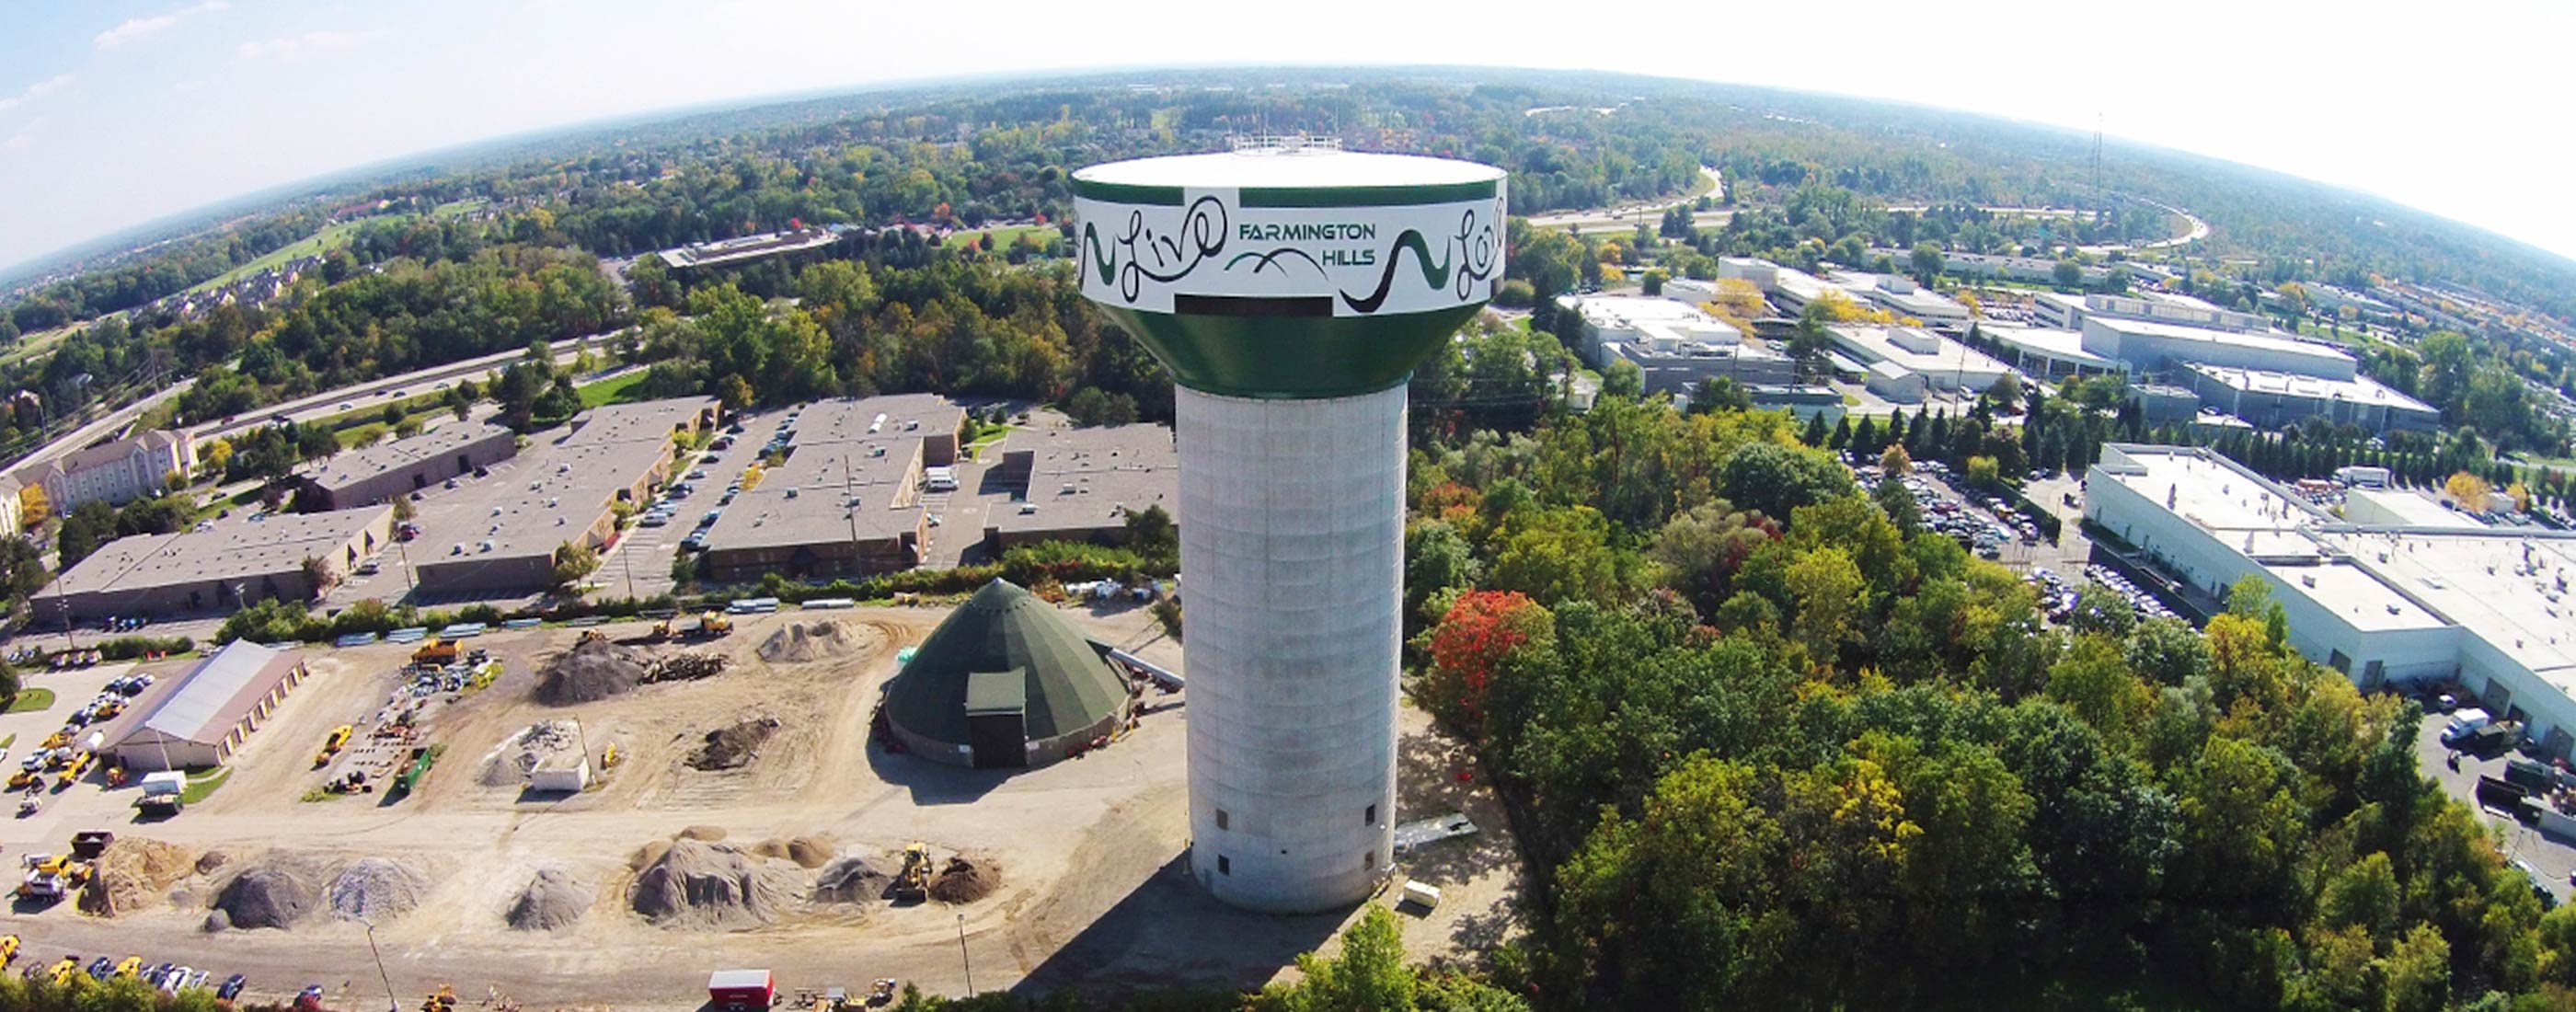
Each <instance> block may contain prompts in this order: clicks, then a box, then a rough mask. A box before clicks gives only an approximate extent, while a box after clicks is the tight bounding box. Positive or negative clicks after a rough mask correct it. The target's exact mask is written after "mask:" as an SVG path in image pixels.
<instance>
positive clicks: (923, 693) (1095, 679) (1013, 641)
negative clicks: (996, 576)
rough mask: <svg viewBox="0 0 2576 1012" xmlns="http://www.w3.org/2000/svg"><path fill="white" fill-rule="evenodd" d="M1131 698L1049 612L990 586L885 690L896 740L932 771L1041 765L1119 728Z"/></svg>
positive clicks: (1078, 636) (1014, 591) (1006, 586)
mask: <svg viewBox="0 0 2576 1012" xmlns="http://www.w3.org/2000/svg"><path fill="white" fill-rule="evenodd" d="M1133 699H1134V695H1133V693H1132V692H1131V691H1130V690H1129V688H1128V683H1127V680H1126V679H1125V678H1122V677H1120V676H1119V673H1118V669H1116V668H1114V667H1112V666H1110V663H1109V662H1108V661H1107V660H1106V659H1104V658H1102V657H1101V655H1100V651H1098V650H1097V649H1094V648H1093V647H1092V645H1091V643H1090V641H1088V640H1087V639H1085V638H1084V637H1083V635H1082V633H1081V632H1080V631H1079V630H1077V629H1075V628H1074V627H1073V624H1072V623H1070V622H1067V621H1065V618H1064V616H1063V615H1061V614H1058V613H1057V612H1056V609H1055V606H1054V605H1051V604H1048V603H1047V602H1045V601H1043V600H1041V599H1039V598H1038V596H1037V595H1035V594H1031V593H1029V592H1028V591H1026V590H1023V589H1021V588H1019V587H1017V586H1014V585H1012V584H1011V583H1009V582H1007V581H1003V580H994V581H993V582H991V583H988V584H985V585H984V589H982V590H978V591H976V592H975V596H974V597H971V598H968V599H967V601H966V603H965V604H964V605H961V606H959V607H958V609H957V612H956V613H955V614H953V615H950V616H948V620H947V621H945V622H942V623H940V624H939V628H938V629H936V630H933V631H932V632H931V634H930V638H929V639H926V640H923V641H922V644H921V648H920V649H919V650H917V651H915V652H914V653H913V656H912V660H911V661H909V662H907V663H906V664H905V665H904V666H903V670H902V671H901V672H898V673H897V674H896V675H895V676H894V679H893V680H892V681H890V682H888V683H886V690H885V717H886V723H887V726H888V727H889V728H890V729H891V730H892V732H893V734H894V737H895V740H897V741H900V742H902V743H903V745H904V747H905V748H906V749H909V750H910V751H912V752H913V753H915V754H918V755H920V756H922V757H924V758H927V759H929V760H931V761H933V762H942V763H948V764H950V765H955V766H972V767H975V768H977V769H993V768H1008V767H1021V766H1028V767H1035V766H1045V765H1048V764H1050V763H1053V762H1055V761H1057V760H1059V759H1063V758H1065V757H1066V756H1069V755H1072V754H1074V753H1075V752H1078V751H1080V750H1082V749H1084V748H1086V747H1088V746H1089V745H1090V743H1092V742H1093V741H1096V740H1098V739H1099V738H1100V737H1101V736H1102V735H1106V734H1109V733H1110V732H1112V731H1115V730H1117V729H1118V727H1119V725H1120V724H1122V723H1124V722H1125V721H1126V720H1127V715H1128V711H1129V707H1130V705H1131V703H1132V701H1133Z"/></svg>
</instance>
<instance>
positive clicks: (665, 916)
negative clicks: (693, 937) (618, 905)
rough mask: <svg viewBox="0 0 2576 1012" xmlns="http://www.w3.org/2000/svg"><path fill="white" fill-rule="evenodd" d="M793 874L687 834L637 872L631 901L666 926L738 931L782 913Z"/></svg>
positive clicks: (730, 848)
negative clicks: (657, 859) (688, 837)
mask: <svg viewBox="0 0 2576 1012" xmlns="http://www.w3.org/2000/svg"><path fill="white" fill-rule="evenodd" d="M789 878H790V876H786V875H782V874H780V873H779V872H778V871H776V870H773V869H771V868H769V867H768V866H767V862H765V861H763V860H762V859H760V858H758V857H755V856H752V855H749V854H745V853H743V852H742V851H740V850H736V849H734V848H732V847H728V846H726V845H724V844H721V843H704V842H701V841H698V840H691V839H686V838H683V839H680V840H675V841H672V843H671V847H670V849H669V850H667V851H664V852H663V854H662V859H661V860H659V861H655V862H653V864H652V866H650V867H648V868H645V869H644V872H643V874H640V875H637V876H636V877H635V886H634V888H633V889H632V890H631V891H630V892H629V893H628V896H627V902H628V903H629V904H630V905H631V906H633V907H634V910H635V912H636V913H639V914H642V915H644V917H645V919H646V920H649V921H652V922H653V923H654V924H655V925H658V926H661V927H666V928H696V929H702V930H716V931H738V930H743V929H747V928H756V927H760V926H762V925H765V924H769V923H771V922H773V921H775V920H777V919H778V913H779V909H780V907H781V906H783V905H784V904H785V902H786V900H787V898H788V897H789V896H790V895H792V891H791V890H790V889H789V888H788V885H789V882H788V881H785V880H787V879H789Z"/></svg>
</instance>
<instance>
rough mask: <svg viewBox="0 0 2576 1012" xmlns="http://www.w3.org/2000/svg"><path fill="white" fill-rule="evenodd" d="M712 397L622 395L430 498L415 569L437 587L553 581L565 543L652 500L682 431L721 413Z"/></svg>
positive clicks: (591, 543)
mask: <svg viewBox="0 0 2576 1012" xmlns="http://www.w3.org/2000/svg"><path fill="white" fill-rule="evenodd" d="M715 410H716V402H715V399H714V398H710V397H682V398H673V399H670V400H660V401H646V402H643V403H640V404H616V405H610V406H607V407H602V408H598V409H596V410H593V411H591V412H590V413H589V414H587V415H583V416H581V417H579V418H576V419H574V421H573V425H574V428H573V430H572V432H571V433H570V434H568V435H565V436H563V437H561V438H559V439H557V440H556V441H554V442H552V443H547V444H543V445H541V446H539V447H537V448H535V449H533V450H531V451H530V452H528V453H526V454H523V455H521V456H520V457H519V458H518V460H517V461H516V462H515V463H514V464H513V466H511V467H509V468H507V469H505V470H502V471H495V472H493V474H492V477H491V478H489V479H486V480H483V481H481V482H478V483H476V484H475V485H473V486H471V487H470V488H468V489H461V490H459V491H457V492H454V493H450V494H449V495H446V496H442V497H439V498H435V499H432V500H430V501H429V502H428V503H426V504H424V505H423V507H422V508H421V511H420V515H421V520H420V524H421V536H420V538H419V540H420V542H421V543H422V544H421V546H416V547H414V548H413V550H412V562H413V567H414V568H413V574H414V576H416V577H417V578H418V580H419V582H420V589H422V590H424V591H428V592H431V593H455V592H463V591H501V592H520V591H536V590H543V589H545V588H546V587H547V586H549V585H551V584H552V583H553V582H554V554H555V550H556V549H558V548H560V547H562V546H563V545H565V544H575V545H582V546H587V547H594V548H595V547H598V546H601V545H604V544H606V543H607V542H608V538H609V536H610V534H611V533H613V532H614V531H615V530H616V516H615V513H614V509H615V507H616V504H617V503H620V502H642V501H643V500H644V499H646V498H648V497H650V495H651V493H652V491H653V489H655V488H656V487H658V486H659V485H660V484H661V483H662V481H663V479H664V478H665V477H667V476H668V470H669V466H670V463H671V447H672V438H673V437H674V436H676V435H678V434H680V433H683V432H687V431H690V430H693V429H695V428H697V427H699V426H702V425H705V424H707V423H708V422H710V421H712V420H713V419H714V416H715Z"/></svg>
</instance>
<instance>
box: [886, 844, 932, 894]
mask: <svg viewBox="0 0 2576 1012" xmlns="http://www.w3.org/2000/svg"><path fill="white" fill-rule="evenodd" d="M894 898H895V899H897V900H899V901H902V902H905V903H919V902H921V901H923V900H926V899H929V898H930V845H929V844H927V843H923V842H921V841H919V840H915V841H913V842H912V843H911V844H909V845H907V846H905V847H904V848H903V870H901V871H898V872H895V875H894Z"/></svg>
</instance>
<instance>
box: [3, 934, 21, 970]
mask: <svg viewBox="0 0 2576 1012" xmlns="http://www.w3.org/2000/svg"><path fill="white" fill-rule="evenodd" d="M17 961H18V936H16V935H0V967H6V966H8V965H9V964H11V963H15V962H17Z"/></svg>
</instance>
